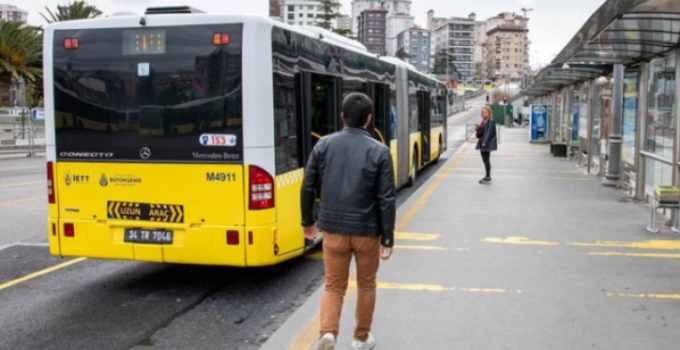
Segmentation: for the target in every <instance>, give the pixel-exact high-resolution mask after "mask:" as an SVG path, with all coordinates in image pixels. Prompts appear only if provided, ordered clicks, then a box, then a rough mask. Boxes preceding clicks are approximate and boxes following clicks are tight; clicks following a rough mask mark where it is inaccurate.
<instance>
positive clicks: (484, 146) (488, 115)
mask: <svg viewBox="0 0 680 350" xmlns="http://www.w3.org/2000/svg"><path fill="white" fill-rule="evenodd" d="M476 136H477V140H478V141H477V149H478V150H480V152H481V154H482V161H484V168H485V169H486V176H485V177H484V178H483V179H481V180H479V183H480V184H482V185H490V184H491V152H493V151H496V150H498V137H497V135H496V123H495V122H494V121H493V111H492V110H491V108H490V107H488V106H485V107H484V108H482V124H481V125H477V135H476Z"/></svg>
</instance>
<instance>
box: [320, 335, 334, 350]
mask: <svg viewBox="0 0 680 350" xmlns="http://www.w3.org/2000/svg"><path fill="white" fill-rule="evenodd" d="M318 349H319V350H333V349H335V336H333V333H326V334H324V335H323V337H321V339H320V340H319V348H318Z"/></svg>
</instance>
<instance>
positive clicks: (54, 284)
mask: <svg viewBox="0 0 680 350" xmlns="http://www.w3.org/2000/svg"><path fill="white" fill-rule="evenodd" d="M482 101H483V99H479V100H476V101H473V102H472V106H473V107H472V108H471V109H470V110H468V111H467V112H463V113H459V114H457V115H455V116H453V117H451V118H449V140H448V142H449V152H447V154H446V156H445V157H443V158H447V157H448V156H449V155H450V154H452V153H453V152H454V151H455V150H456V149H458V148H459V147H461V145H462V144H463V143H464V135H465V127H464V125H465V124H466V123H469V122H473V121H476V120H477V119H478V118H479V114H480V109H481V106H483V102H482ZM443 163H445V159H443V161H442V162H440V165H433V166H430V167H428V168H426V169H424V170H423V171H422V172H421V173H420V174H419V177H418V183H417V184H416V186H415V187H414V188H407V189H403V190H401V191H399V196H398V200H399V204H401V203H403V202H404V201H405V200H406V199H408V197H409V196H410V195H412V194H413V193H414V191H415V190H416V189H417V188H418V187H419V186H421V185H422V184H423V183H424V182H425V181H426V180H427V179H428V178H429V177H431V176H432V174H434V173H435V172H436V170H437V167H439V166H441V164H443ZM45 193H46V182H45V166H44V159H21V160H0V349H2V350H4V349H11V350H23V349H40V350H48V349H69V350H79V349H83V350H85V349H87V350H90V349H101V350H106V349H111V350H126V349H136V350H146V349H152V350H157V349H159V350H160V349H206V350H207V349H229V350H251V349H258V348H259V346H260V344H262V343H263V342H264V341H265V340H266V339H268V337H269V336H270V335H271V334H272V333H273V332H274V331H275V330H276V329H277V328H278V327H279V326H280V325H281V324H282V323H283V322H284V321H285V320H286V319H287V318H288V317H289V316H290V315H291V314H292V313H293V312H294V311H295V310H296V309H297V307H299V306H300V305H302V303H303V302H304V301H305V300H306V299H307V298H308V297H309V295H311V293H312V292H313V291H314V290H316V289H317V288H318V287H319V286H320V285H321V284H322V282H323V262H322V261H321V260H318V259H315V258H313V257H311V255H310V256H307V257H303V258H299V259H296V260H294V261H290V262H288V263H285V264H282V265H279V266H275V267H270V268H262V269H234V268H223V267H204V266H186V265H171V264H148V263H136V262H122V261H106V260H95V259H86V260H80V259H77V260H74V259H59V258H55V257H52V256H50V255H49V252H48V248H47V246H46V242H47V238H46V225H47V224H46V218H47V205H46V198H45ZM312 255H313V254H312ZM64 263H66V264H70V265H69V266H67V267H63V268H60V269H58V270H55V271H52V272H48V273H45V274H43V275H41V276H39V277H36V278H32V279H30V280H26V281H21V280H18V279H20V278H23V277H25V276H29V275H31V274H33V273H36V272H38V271H43V270H44V269H47V268H50V267H54V266H58V265H61V264H64ZM8 283H9V284H8Z"/></svg>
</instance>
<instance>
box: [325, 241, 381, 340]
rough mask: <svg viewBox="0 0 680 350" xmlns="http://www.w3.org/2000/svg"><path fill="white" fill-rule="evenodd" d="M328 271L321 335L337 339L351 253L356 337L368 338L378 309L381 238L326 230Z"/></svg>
mask: <svg viewBox="0 0 680 350" xmlns="http://www.w3.org/2000/svg"><path fill="white" fill-rule="evenodd" d="M323 252H324V264H325V271H326V290H325V292H324V294H323V298H322V299H321V336H323V335H324V334H326V333H332V334H333V335H334V336H335V338H336V339H337V337H338V333H339V331H340V314H341V313H342V303H343V298H344V297H345V293H346V292H347V284H348V281H349V267H350V263H351V262H352V255H354V257H355V259H356V266H357V287H358V296H357V308H356V328H355V329H354V339H356V340H359V341H366V339H367V338H368V332H370V331H371V325H372V323H373V311H374V310H375V297H376V293H375V290H376V276H377V274H378V267H379V265H380V238H379V237H354V236H349V235H342V234H332V233H327V232H324V234H323Z"/></svg>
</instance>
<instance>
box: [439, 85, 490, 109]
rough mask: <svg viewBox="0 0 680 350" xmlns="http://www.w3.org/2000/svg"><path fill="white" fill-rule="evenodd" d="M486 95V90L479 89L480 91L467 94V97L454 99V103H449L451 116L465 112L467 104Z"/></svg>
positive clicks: (455, 97)
mask: <svg viewBox="0 0 680 350" xmlns="http://www.w3.org/2000/svg"><path fill="white" fill-rule="evenodd" d="M485 93H486V90H484V89H479V90H477V91H474V92H471V93H466V94H465V95H462V96H454V97H453V103H449V106H448V113H449V115H452V114H456V113H458V112H460V111H464V110H465V109H466V108H465V102H467V101H469V100H472V99H475V98H477V97H479V96H482V95H484V94H485ZM449 102H450V101H449Z"/></svg>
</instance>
